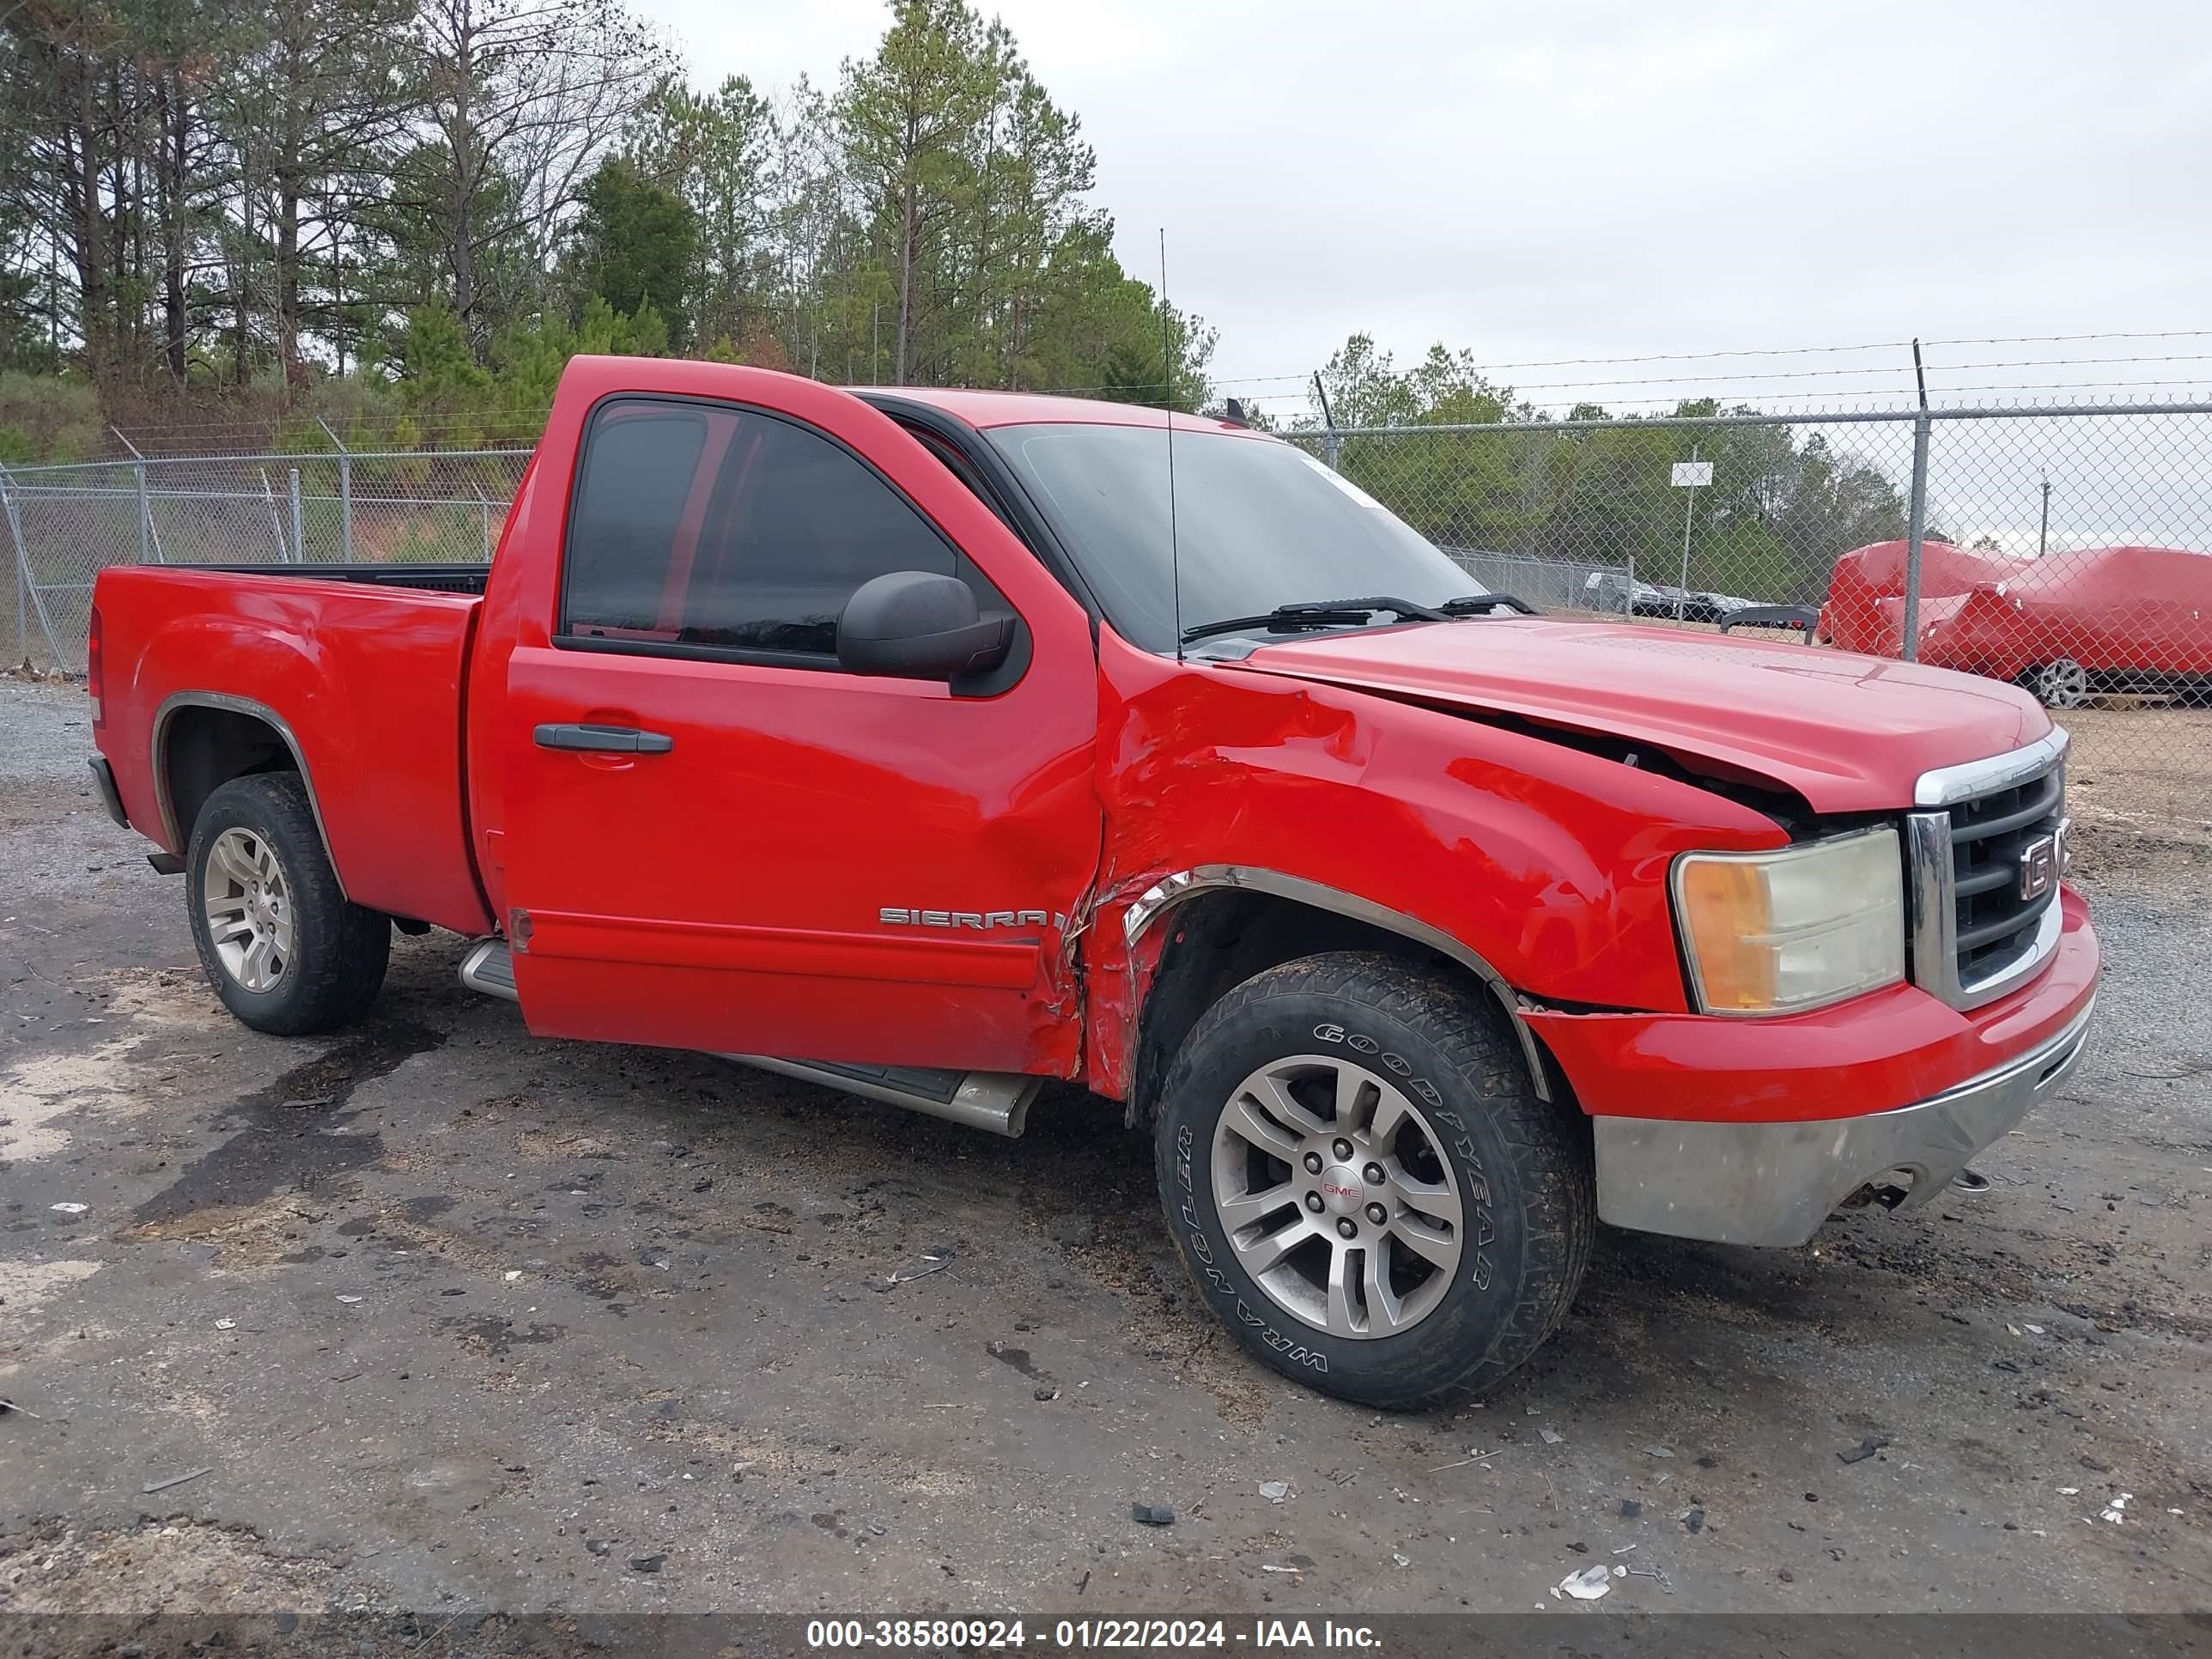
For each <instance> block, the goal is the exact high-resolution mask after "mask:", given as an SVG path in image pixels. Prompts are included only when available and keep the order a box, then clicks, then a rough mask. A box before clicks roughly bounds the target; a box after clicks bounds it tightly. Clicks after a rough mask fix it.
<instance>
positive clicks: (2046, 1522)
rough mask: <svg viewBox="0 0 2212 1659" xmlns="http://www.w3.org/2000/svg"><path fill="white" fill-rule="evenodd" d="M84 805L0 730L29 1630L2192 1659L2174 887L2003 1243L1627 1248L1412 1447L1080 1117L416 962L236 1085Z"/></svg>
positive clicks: (1979, 1212) (141, 873)
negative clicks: (1887, 1644)
mask: <svg viewBox="0 0 2212 1659" xmlns="http://www.w3.org/2000/svg"><path fill="white" fill-rule="evenodd" d="M87 751H88V732H87V728H86V721H85V713H84V704H83V700H82V696H81V694H80V693H78V692H76V691H75V690H70V689H68V688H63V687H58V686H48V685H32V684H22V683H9V682H5V681H0V894H4V895H5V896H4V898H0V1396H4V1397H5V1398H8V1399H9V1400H12V1401H15V1402H16V1403H17V1404H18V1405H19V1406H20V1407H24V1408H27V1409H26V1410H21V1411H16V1412H13V1413H0V1608H14V1609H16V1610H18V1611H40V1610H47V1611H58V1612H64V1613H67V1612H77V1613H82V1612H86V1611H91V1610H103V1611H107V1612H117V1613H137V1612H143V1611H144V1610H147V1609H149V1608H151V1607H155V1606H156V1605H160V1606H162V1607H167V1608H169V1609H171V1610H173V1611H175V1610H189V1609H192V1608H210V1609H268V1608H272V1607H284V1608H289V1609H294V1610H297V1611H307V1612H313V1611H315V1610H318V1609H322V1608H354V1607H369V1608H407V1609H416V1610H426V1611H430V1612H435V1613H439V1614H440V1615H441V1617H444V1616H448V1615H453V1616H458V1615H459V1614H460V1613H466V1612H469V1611H472V1610H473V1611H478V1612H480V1611H482V1610H484V1609H488V1608H495V1607H496V1608H501V1609H508V1610H526V1609H544V1608H562V1609H571V1610H577V1611H585V1612H618V1611H619V1612H629V1611H647V1610H655V1609H687V1610H690V1609H717V1610H775V1611H782V1612H814V1611H823V1610H827V1611H838V1612H845V1611H853V1610H856V1609H862V1608H866V1609H882V1610H884V1611H890V1612H901V1613H921V1612H927V1611H931V1610H946V1609H951V1610H968V1609H983V1608H990V1609H1000V1610H1003V1609H1006V1608H1017V1607H1024V1608H1030V1609H1036V1610H1053V1611H1058V1612H1068V1611H1080V1612H1086V1613H1109V1612H1125V1611H1131V1610H1136V1609H1146V1610H1152V1611H1158V1612H1171V1611H1176V1610H1187V1611H1194V1612H1195V1611H1206V1612H1209V1613H1227V1612H1237V1613H1245V1612H1258V1611H1261V1610H1272V1611H1278V1612H1279V1611H1289V1610H1310V1609H1313V1608H1316V1607H1327V1608H1331V1609H1335V1610H1358V1611H1362V1612H1367V1613H1381V1612H1394V1611H1395V1612H1414V1611H1434V1612H1448V1611H1457V1610H1461V1609H1466V1608H1476V1609H1484V1610H1516V1611H1521V1612H1533V1610H1534V1609H1535V1608H1538V1607H1546V1608H1549V1609H1552V1610H1553V1611H1554V1612H1555V1613H1558V1614H1559V1616H1576V1615H1577V1614H1580V1613H1586V1612H1589V1611H1591V1610H1592V1609H1591V1608H1589V1607H1580V1606H1577V1605H1576V1604H1571V1603H1567V1602H1561V1601H1555V1600H1553V1598H1552V1597H1551V1596H1550V1595H1549V1593H1548V1589H1549V1587H1550V1586H1552V1585H1554V1584H1557V1583H1559V1581H1560V1580H1561V1578H1562V1577H1565V1575H1566V1574H1568V1573H1570V1572H1571V1571H1576V1570H1577V1569H1580V1568H1583V1567H1586V1566H1589V1565H1592V1564H1594V1563H1598V1562H1605V1563H1620V1564H1626V1565H1635V1566H1639V1567H1645V1568H1656V1569H1663V1571H1664V1572H1665V1574H1666V1575H1667V1577H1666V1583H1667V1584H1668V1585H1669V1586H1671V1589H1672V1594H1671V1595H1669V1594H1668V1591H1667V1589H1664V1588H1662V1584H1661V1582H1660V1581H1659V1580H1658V1579H1656V1578H1653V1577H1641V1576H1638V1577H1620V1578H1616V1579H1615V1580H1613V1592H1612V1594H1611V1595H1609V1597H1608V1598H1607V1601H1604V1602H1602V1603H1599V1604H1594V1606H1595V1607H1597V1608H1601V1609H1602V1610H1603V1611H1607V1612H1620V1611H1652V1610H1660V1609H1663V1610H1666V1611H1669V1612H1675V1611H1685V1610H1710V1611H1716V1612H1759V1613H1778V1614H1779V1613H1836V1612H1843V1611H1854V1612H1874V1611H1923V1610H1936V1609H1940V1610H1945V1611H1958V1610H1995V1609H2003V1610H2007V1611H2013V1612H2021V1611H2038V1610H2070V1611H2091V1610H2094V1611H2100V1612H2114V1611H2129V1612H2140V1613H2157V1612H2176V1611H2185V1610H2191V1609H2197V1610H2202V1609H2204V1608H2206V1607H2212V1528H2208V1525H2207V1522H2208V1519H2212V1446H2208V1437H2212V1276H2208V1273H2207V1269H2208V1267H2212V1243H2208V1237H2212V1236H2208V1230H2207V1228H2206V1226H2205V1224H2204V1215H2205V1205H2206V1203H2207V1200H2208V1199H2212V1015H2208V1013H2207V1011H2206V1006H2205V1002H2204V1000H2203V994H2202V990H2201V987H2202V984H2203V978H2202V963H2203V962H2204V961H2206V960H2207V959H2208V956H2209V955H2212V914H2208V910H2207V907H2206V906H2205V904H2204V903H2203V878H2204V877H2205V875H2206V874H2207V873H2208V871H2212V857H2208V854H2206V852H2205V851H2204V849H2203V848H2197V847H2194V846H2191V845H2187V844H2185V843H2181V842H2173V841H2171V840H2164V839H2158V838H2154V837H2148V836H2142V835H2139V834H2133V833H2127V832H2125V831H2124V829H2121V828H2118V827H2114V826H2112V825H2107V824H2093V825H2092V827H2091V829H2089V831H2088V832H2087V834H2086V835H2085V836H2084V842H2083V849H2082V860H2081V874H2082V879H2083V883H2084V885H2085V887H2086V888H2087V890H2088V892H2089V894H2090V896H2091V899H2092V901H2093V904H2094V905H2095V907H2096V913H2097V917H2098V925H2099V927H2100V931H2101V933H2102V934H2103V937H2104V940H2105V945H2106V953H2107V955H2106V961H2107V963H2108V979H2107V982H2106V992H2105V996H2104V1000H2103V1002H2102V1003H2101V1005H2100V1007H2101V1030H2100V1034H2099V1035H2098V1036H2097V1038H2096V1039H2095V1041H2094V1042H2093V1048H2092V1051H2091V1053H2090V1055H2089V1057H2088V1059H2087V1060H2086V1061H2085V1062H2084V1064H2083V1066H2081V1069H2080V1070H2079V1071H2078V1072H2077V1073H2075V1077H2074V1079H2072V1080H2071V1081H2070V1084H2069V1088H2068V1090H2067V1092H2066V1093H2065V1094H2064V1095H2063V1097H2060V1098H2059V1099H2058V1100H2057V1101H2055V1102H2053V1103H2051V1107H2050V1109H2048V1110H2046V1111H2045V1112H2044V1113H2042V1114H2041V1115H2039V1116H2038V1117H2036V1118H2034V1119H2032V1120H2030V1121H2029V1122H2028V1124H2027V1125H2026V1126H2025V1127H2023V1129H2022V1130H2021V1132H2020V1133H2017V1134H2015V1135H2014V1136H2012V1137H2011V1138H2009V1139H2007V1140H2006V1141H2004V1142H2002V1143H2001V1144H2000V1146H1998V1147H1996V1149H1994V1150H1993V1152H1991V1154H1990V1156H1989V1157H1988V1158H1987V1159H1986V1160H1985V1161H1984V1164H1983V1165H1982V1167H1983V1168H1984V1170H1985V1171H1986V1173H1987V1174H1988V1175H1989V1176H1990V1178H1991V1180H1992V1182H1994V1188H1993V1190H1992V1191H1991V1192H1990V1194H1988V1195H1987V1196H1985V1197H1982V1198H1978V1199H1968V1198H1965V1197H1956V1198H1953V1199H1947V1200H1942V1201H1939V1202H1938V1203H1937V1204H1936V1205H1934V1206H1930V1208H1929V1210H1927V1211H1924V1212H1920V1213H1919V1214H1917V1215H1914V1216H1910V1217H1890V1216H1874V1217H1858V1218H1844V1219H1840V1220H1838V1221H1837V1222H1835V1223H1832V1224H1831V1225H1830V1226H1829V1227H1828V1228H1827V1229H1826V1231H1824V1232H1823V1233H1822V1235H1821V1236H1820V1238H1819V1239H1818V1240H1817V1241H1816V1242H1815V1243H1814V1244H1813V1245H1811V1246H1809V1247H1808V1248H1806V1249H1798V1250H1786V1251H1775V1252H1757V1251H1749V1250H1741V1249H1730V1248H1726V1247H1722V1246H1715V1245H1700V1244H1692V1243H1677V1242H1670V1241H1666V1240H1660V1239H1651V1238H1644V1237H1633V1236H1627V1235H1619V1234H1613V1235H1608V1236H1607V1237H1605V1238H1604V1239H1603V1240H1602V1241H1601V1244H1600V1247H1599V1250H1598V1254H1597V1258H1596V1261H1595V1267H1594V1268H1593V1270H1592V1273H1591V1274H1590V1278H1589V1282H1588V1284H1587V1285H1586V1286H1585V1288H1584V1290H1583V1295H1582V1297H1581V1300H1580V1302H1579V1304H1578V1305H1577V1309H1576V1310H1575V1312H1574V1314H1573V1316H1572V1317H1571V1320H1570V1321H1569V1322H1568V1324H1567V1325H1566V1327H1565V1328H1564V1329H1563V1330H1562V1331H1561V1332H1560V1334H1559V1336H1558V1337H1557V1338H1556V1339H1555V1340H1553V1343H1552V1344H1551V1345H1550V1346H1548V1347H1547V1349H1546V1350H1545V1351H1544V1352H1543V1353H1542V1355H1541V1357H1540V1358H1539V1359H1538V1360H1537V1362H1536V1363H1534V1364H1532V1365H1530V1366H1529V1367H1528V1369H1527V1370H1524V1371H1523V1372H1522V1373H1520V1374H1519V1375H1518V1376H1516V1377H1515V1378H1514V1379H1513V1380H1512V1381H1511V1382H1510V1383H1509V1385H1508V1386H1507V1387H1506V1388H1505V1389H1504V1391H1503V1392H1502V1393H1500V1394H1499V1395H1496V1396H1495V1397H1493V1398H1492V1399H1491V1400H1490V1401H1487V1402H1486V1404H1485V1405H1484V1406H1483V1407H1479V1408H1475V1409H1472V1410H1468V1411H1466V1412H1462V1413H1458V1414H1456V1415H1452V1416H1443V1415H1433V1416H1423V1417H1407V1418H1380V1417H1377V1416H1376V1415H1375V1414H1373V1413H1366V1412H1361V1411H1358V1410H1356V1409H1353V1408H1352V1407H1346V1406H1344V1405H1340V1404H1338V1403H1336V1402H1334V1401H1328V1400H1325V1399H1322V1398H1321V1397H1319V1396H1317V1395H1312V1394H1310V1393H1307V1392H1304V1390H1301V1389H1297V1388H1296V1387H1295V1386H1292V1385H1291V1384H1290V1383H1285V1382H1284V1381H1281V1380H1279V1379H1277V1378H1276V1377H1274V1376H1273V1375H1272V1374H1270V1373H1267V1372H1264V1371H1261V1370H1258V1369H1256V1368H1255V1367H1254V1366H1253V1365H1251V1364H1249V1363H1247V1362H1246V1361H1245V1360H1244V1359H1243V1358H1242V1357H1241V1356H1240V1355H1239V1354H1238V1353H1237V1352H1236V1351H1235V1350H1234V1349H1233V1348H1232V1347H1231V1346H1230V1345H1229V1344H1228V1343H1227V1341H1226V1340H1225V1339H1224V1338H1223V1337H1222V1336H1221V1335H1220V1334H1218V1332H1217V1331H1216V1329H1215V1328H1214V1327H1213V1325H1212V1322H1211V1321H1210V1320H1209V1319H1208V1318H1207V1316H1206V1314H1205V1313H1204V1311H1203V1310H1201V1309H1200V1308H1199V1307H1198V1306H1197V1305H1196V1304H1194V1301H1193V1299H1192V1297H1191V1296H1190V1295H1189V1293H1188V1291H1187V1289H1186V1286H1185V1285H1184V1282H1183V1280H1182V1276H1181V1273H1180V1272H1179V1270H1178V1268H1177V1267H1176V1263H1175V1261H1174V1259H1173V1257H1172V1255H1171V1254H1170V1248H1169V1245H1168V1243H1167V1241H1166V1239H1165V1237H1164V1231H1163V1229H1162V1227H1161V1225H1159V1222H1158V1217H1157V1215H1156V1213H1155V1206H1154V1200H1153V1197H1152V1190H1151V1175H1150V1152H1149V1147H1148V1146H1147V1145H1146V1143H1145V1142H1144V1141H1143V1140H1142V1139H1140V1138H1138V1137H1136V1136H1133V1135H1131V1134H1129V1133H1126V1132H1124V1131H1123V1130H1122V1129H1121V1127H1120V1125H1119V1120H1118V1114H1116V1113H1114V1112H1110V1111H1105V1110H1101V1109H1098V1107H1097V1103H1093V1102H1091V1101H1089V1100H1087V1099H1086V1098H1085V1097H1083V1096H1081V1095H1079V1094H1075V1093H1072V1092H1071V1093H1062V1094H1060V1095H1058V1096H1054V1097H1048V1098H1047V1099H1046V1100H1045V1101H1044V1102H1042V1103H1040V1106H1039V1107H1038V1109H1036V1112H1035V1113H1034V1115H1033V1116H1032V1120H1031V1128H1030V1133H1029V1134H1028V1135H1027V1136H1026V1137H1024V1139H1021V1140H1019V1141H1012V1142H1008V1141H1001V1140H996V1139H991V1138H989V1137H986V1136H982V1135H978V1134H975V1133H969V1132H965V1131H962V1130H958V1129H956V1128H953V1127H950V1126H945V1125H939V1124H937V1123H934V1122H933V1121H927V1120H923V1119H917V1118H914V1117H911V1116H908V1115H904V1114H902V1113H900V1112H898V1111H896V1109H890V1108H886V1107H878V1106H875V1105H872V1104H870V1103H866V1102H860V1101H855V1100H853V1099H849V1098H848V1097H842V1096H838V1095H834V1094H830V1093H827V1092H824V1091H818V1090H816V1089H812V1088H810V1087H808V1086H805V1085H800V1084H798V1083H793V1082H788V1081H785V1080H781V1079H774V1078H769V1077H765V1076H761V1075H756V1074H753V1073H747V1072H744V1071H742V1070H739V1069H738V1068H735V1067H733V1066H729V1065H726V1064H724V1063H722V1062H719V1061H716V1060H712V1059H708V1058H705V1057H699V1056H691V1055H685V1054H666V1053H659V1052H653V1051H648V1050H641V1049H627V1048H611V1047H589V1046H580V1045H572V1044H562V1043H551V1042H533V1041H532V1040H531V1039H529V1038H528V1037H527V1036H526V1035H525V1033H524V1031H523V1030H522V1027H521V1024H520V1019H519V1018H517V1015H516V1012H515V1010H514V1009H513V1007H512V1006H509V1005H507V1004H504V1003H499V1002H495V1001H490V1000H485V999H483V998H479V997H476V996H472V995H470V994H467V993H465V992H464V991H462V990H460V989H459V987H457V985H456V984H455V981H454V978H453V969H454V965H455V963H456V961H457V959H458V957H459V953H460V945H459V941H458V940H456V939H453V938H451V937H448V936H444V935H433V936H431V937H429V938H427V939H420V940H401V941H399V948H398V951H396V953H395V960H394V965H393V971H392V979H391V983H390V986H389V987H388V989H387V991H386V994H385V996H384V998H383V1000H382V1001H381V1002H380V1004H379V1005H378V1007H377V1009H376V1010H375V1012H374V1016H373V1018H370V1019H369V1020H368V1022H367V1023H366V1024H363V1025H362V1027H361V1028H360V1029H359V1030H356V1031H354V1032H351V1033H349V1034H347V1035H346V1036H343V1037H341V1038H339V1039H337V1040H329V1039H323V1040H314V1041H283V1040H278V1039H274V1038H269V1037H264V1036H257V1035H255V1034H253V1033H251V1032H249V1031H246V1030H244V1029H243V1028H241V1027H239V1026H237V1025H235V1024H232V1023H230V1022H229V1021H228V1019H227V1018H224V1017H223V1016H222V1013H221V1012H220V1010H219V1009H218V1007H217V1006H216V1004H215V1002H214V1000H213V998H212V997H211V995H210V994H209V992H208V990H207V988H206V987H205V985H204V982H203V981H201V979H200V977H199V975H198V973H197V969H196V968H195V967H194V966H193V963H192V957H191V945H190V942H189V939H188V938H187V935H186V933H185V923H184V917H183V915H182V908H181V902H180V898H179V887H178V885H177V884H176V883H175V882H174V881H173V880H165V879H164V878H160V877H157V876H155V875H154V874H153V873H152V872H151V871H149V869H148V868H147V866H146V865H145V863H144V860H143V851H144V848H143V844H142V843H140V842H137V841H136V840H135V839H133V838H132V837H131V836H126V835H125V834H124V833H122V832H120V831H118V830H117V829H115V828H114V827H113V826H112V824H110V823H108V821H107V819H106V817H105V815H104V814H103V813H102V812H101V811H100V807H99V805H98V803H97V801H96V800H95V799H93V796H92V793H91V790H90V787H89V782H88V778H87V775H86V773H85V770H84V766H83V759H84V756H85V754H86V753H87ZM64 1204H68V1205H82V1206H85V1207H84V1209H83V1211H82V1213H76V1212H65V1211H62V1210H58V1209H56V1208H55V1207H54V1206H57V1205H64ZM930 1258H934V1259H935V1260H936V1261H942V1262H944V1263H946V1264H949V1265H946V1266H945V1267H944V1268H943V1270H942V1271H939V1272H935V1273H931V1274H929V1275H928V1276H927V1277H924V1278H920V1279H913V1280H911V1281H910V1282H905V1283H900V1284H897V1285H893V1284H892V1283H891V1282H890V1279H891V1276H892V1275H894V1274H898V1273H912V1272H914V1271H915V1270H916V1269H918V1268H920V1267H923V1266H925V1265H931V1262H930V1260H929V1259H930ZM28 1413H37V1415H36V1416H35V1417H33V1416H31V1415H29V1414H28ZM1547 1431H1548V1432H1547ZM1555 1437H1556V1438H1555ZM1866 1446H1870V1447H1872V1448H1873V1449H1872V1450H1871V1452H1870V1453H1869V1455H1864V1456H1858V1455H1857V1450H1858V1449H1860V1448H1862V1447H1866ZM1470 1449H1475V1450H1479V1451H1481V1452H1485V1453H1489V1452H1495V1453H1496V1454H1497V1455H1494V1456H1485V1457H1480V1458H1474V1457H1471V1456H1470ZM202 1470H204V1471H205V1472H204V1474H194V1472H196V1471H202ZM185 1474H193V1478H192V1479H191V1480H185V1481H183V1482H182V1483H180V1484H176V1485H171V1486H163V1487H161V1490H159V1491H158V1492H148V1491H147V1490H146V1488H147V1487H149V1486H155V1485H157V1484H158V1483H161V1482H163V1481H165V1480H170V1479H171V1478H173V1477H176V1476H179V1475H185ZM1276 1481H1281V1482H1285V1483H1287V1488H1288V1489H1287V1492H1286V1493H1285V1495H1284V1496H1283V1497H1282V1498H1280V1500H1279V1501H1270V1498H1268V1497H1267V1496H1265V1495H1263V1494H1262V1492H1261V1490H1260V1488H1261V1484H1262V1483H1263V1482H1276ZM2122 1494H2126V1499H2125V1503H2124V1504H2121V1503H2120V1498H2121V1495H2122ZM1138 1501H1146V1502H1162V1503H1168V1504H1173V1505H1175V1507H1176V1511H1177V1516H1178V1518H1177V1520H1176V1524H1175V1525H1173V1526H1172V1527H1170V1528H1158V1529H1153V1528H1140V1527H1136V1526H1133V1525H1132V1524H1131V1522H1130V1518H1129V1507H1130V1505H1131V1504H1132V1503H1133V1502H1138ZM1632 1506H1633V1508H1632ZM2108 1511H2110V1512H2111V1513H2112V1514H2116V1515H2118V1516H2119V1519H2118V1521H2117V1522H2115V1521H2114V1520H2112V1519H2109V1518H2106V1516H2107V1512H2108Z"/></svg>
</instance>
